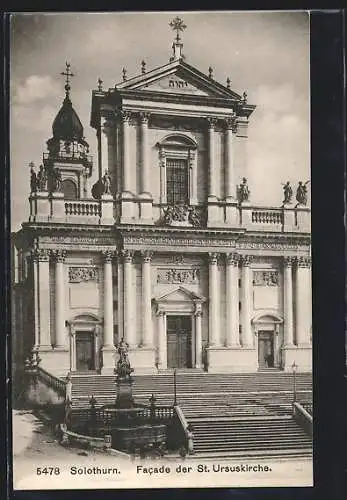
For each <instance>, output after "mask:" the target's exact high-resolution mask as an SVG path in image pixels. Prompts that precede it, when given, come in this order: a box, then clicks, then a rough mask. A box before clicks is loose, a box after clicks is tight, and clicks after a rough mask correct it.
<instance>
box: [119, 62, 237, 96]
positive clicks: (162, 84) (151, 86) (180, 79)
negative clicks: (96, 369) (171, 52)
mask: <svg viewBox="0 0 347 500" xmlns="http://www.w3.org/2000/svg"><path fill="white" fill-rule="evenodd" d="M116 87H117V89H118V90H132V91H134V90H138V91H146V92H160V93H162V92H164V93H168V94H187V95H192V96H202V97H219V98H227V99H237V100H239V99H241V96H239V95H238V94H236V93H235V92H233V91H232V90H231V89H228V88H227V87H225V86H224V85H221V84H220V83H218V82H216V81H215V80H213V79H212V78H209V77H208V76H207V75H205V74H203V73H202V72H200V71H199V70H197V69H196V68H194V67H193V66H190V65H188V64H186V63H185V62H183V61H175V62H172V63H170V64H167V65H165V66H162V67H161V68H157V69H155V70H152V71H150V72H148V73H145V74H143V75H140V76H137V77H134V78H131V79H130V80H127V81H125V82H122V83H120V84H118V85H117V86H116Z"/></svg>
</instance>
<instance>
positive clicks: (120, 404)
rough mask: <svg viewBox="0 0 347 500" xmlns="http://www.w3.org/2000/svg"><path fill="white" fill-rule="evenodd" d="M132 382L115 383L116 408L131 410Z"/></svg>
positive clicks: (132, 403)
mask: <svg viewBox="0 0 347 500" xmlns="http://www.w3.org/2000/svg"><path fill="white" fill-rule="evenodd" d="M132 386H133V381H132V380H131V379H126V380H122V379H120V380H117V382H116V394H117V397H116V408H123V409H126V408H132V407H133V406H134V401H133V388H132Z"/></svg>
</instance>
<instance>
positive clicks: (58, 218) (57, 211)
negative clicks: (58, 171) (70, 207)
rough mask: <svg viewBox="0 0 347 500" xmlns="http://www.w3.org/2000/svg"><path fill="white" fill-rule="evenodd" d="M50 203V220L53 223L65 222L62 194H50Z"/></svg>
mask: <svg viewBox="0 0 347 500" xmlns="http://www.w3.org/2000/svg"><path fill="white" fill-rule="evenodd" d="M51 203H52V215H51V218H50V219H51V220H52V221H53V222H62V221H65V204H64V193H59V192H56V193H52V194H51Z"/></svg>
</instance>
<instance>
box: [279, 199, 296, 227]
mask: <svg viewBox="0 0 347 500" xmlns="http://www.w3.org/2000/svg"><path fill="white" fill-rule="evenodd" d="M282 209H283V230H284V232H292V231H295V212H294V206H293V204H292V203H284V204H283V205H282Z"/></svg>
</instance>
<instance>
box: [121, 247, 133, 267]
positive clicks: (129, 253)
mask: <svg viewBox="0 0 347 500" xmlns="http://www.w3.org/2000/svg"><path fill="white" fill-rule="evenodd" d="M134 253H135V252H134V250H122V252H121V255H122V257H123V262H124V263H125V264H132V263H133V260H134Z"/></svg>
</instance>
